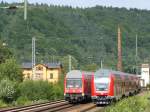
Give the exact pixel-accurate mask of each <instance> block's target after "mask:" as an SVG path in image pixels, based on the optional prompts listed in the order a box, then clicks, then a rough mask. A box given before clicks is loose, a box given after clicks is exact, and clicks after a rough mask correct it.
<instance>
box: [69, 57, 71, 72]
mask: <svg viewBox="0 0 150 112" xmlns="http://www.w3.org/2000/svg"><path fill="white" fill-rule="evenodd" d="M69 71H71V55H69Z"/></svg>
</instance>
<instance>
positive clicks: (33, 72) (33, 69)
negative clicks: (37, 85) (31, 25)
mask: <svg viewBox="0 0 150 112" xmlns="http://www.w3.org/2000/svg"><path fill="white" fill-rule="evenodd" d="M34 78H35V37H33V38H32V79H33V80H34Z"/></svg>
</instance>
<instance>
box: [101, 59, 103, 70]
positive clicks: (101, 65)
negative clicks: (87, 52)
mask: <svg viewBox="0 0 150 112" xmlns="http://www.w3.org/2000/svg"><path fill="white" fill-rule="evenodd" d="M101 69H103V61H102V60H101Z"/></svg>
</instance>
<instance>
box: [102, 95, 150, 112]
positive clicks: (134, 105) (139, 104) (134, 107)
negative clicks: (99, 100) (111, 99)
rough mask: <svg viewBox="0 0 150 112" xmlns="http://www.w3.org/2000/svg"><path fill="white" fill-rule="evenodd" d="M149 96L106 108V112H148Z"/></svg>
mask: <svg viewBox="0 0 150 112" xmlns="http://www.w3.org/2000/svg"><path fill="white" fill-rule="evenodd" d="M147 97H148V95H145V96H134V97H130V98H127V99H123V100H122V101H120V102H118V103H116V104H114V105H111V106H110V107H106V109H105V111H104V112H148V111H146V110H149V105H150V102H149V101H148V100H147Z"/></svg>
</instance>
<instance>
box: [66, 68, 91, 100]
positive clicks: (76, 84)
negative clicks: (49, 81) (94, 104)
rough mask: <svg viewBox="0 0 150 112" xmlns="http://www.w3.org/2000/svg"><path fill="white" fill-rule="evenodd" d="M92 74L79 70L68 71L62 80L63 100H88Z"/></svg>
mask: <svg viewBox="0 0 150 112" xmlns="http://www.w3.org/2000/svg"><path fill="white" fill-rule="evenodd" d="M92 75H94V73H92V72H86V71H80V70H72V71H70V72H68V73H67V75H66V77H65V81H64V96H65V100H67V101H69V102H70V103H76V102H83V101H87V100H90V99H91V90H92V89H91V81H92Z"/></svg>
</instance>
